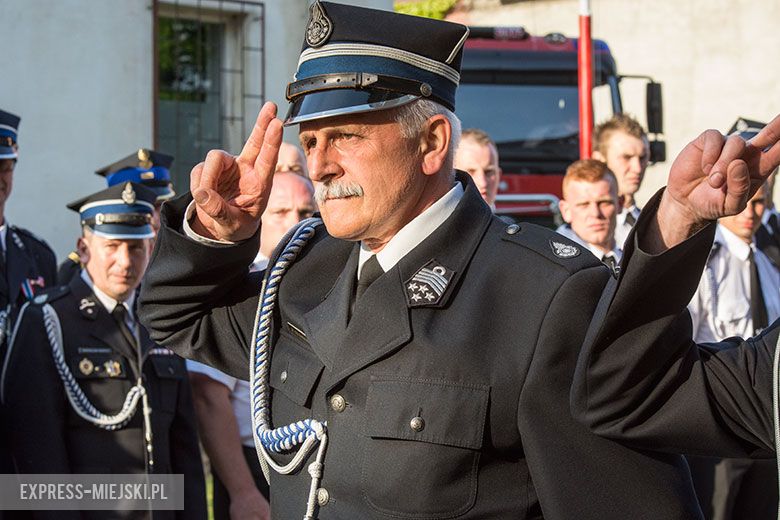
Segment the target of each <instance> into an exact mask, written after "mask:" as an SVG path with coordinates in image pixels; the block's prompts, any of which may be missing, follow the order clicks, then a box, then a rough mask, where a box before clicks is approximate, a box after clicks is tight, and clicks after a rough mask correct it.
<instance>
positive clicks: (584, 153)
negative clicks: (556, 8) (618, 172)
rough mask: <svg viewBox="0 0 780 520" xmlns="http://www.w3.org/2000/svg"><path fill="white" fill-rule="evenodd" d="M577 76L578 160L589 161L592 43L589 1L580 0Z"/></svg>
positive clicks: (590, 148)
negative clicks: (578, 112) (578, 106)
mask: <svg viewBox="0 0 780 520" xmlns="http://www.w3.org/2000/svg"><path fill="white" fill-rule="evenodd" d="M577 75H578V79H579V81H578V86H579V97H580V159H589V158H590V156H591V151H592V150H593V96H592V92H593V41H592V39H591V35H590V0H580V39H579V45H578V47H577Z"/></svg>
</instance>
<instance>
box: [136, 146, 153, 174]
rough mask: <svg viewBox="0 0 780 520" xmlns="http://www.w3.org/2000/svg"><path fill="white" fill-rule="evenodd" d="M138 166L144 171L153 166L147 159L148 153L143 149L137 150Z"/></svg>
mask: <svg viewBox="0 0 780 520" xmlns="http://www.w3.org/2000/svg"><path fill="white" fill-rule="evenodd" d="M138 166H140V167H141V168H146V169H149V168H151V167H152V166H153V164H152V161H151V159H150V158H149V152H148V151H146V150H144V149H143V148H141V149H140V150H138Z"/></svg>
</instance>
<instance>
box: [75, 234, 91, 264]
mask: <svg viewBox="0 0 780 520" xmlns="http://www.w3.org/2000/svg"><path fill="white" fill-rule="evenodd" d="M76 252H77V253H78V255H79V260H80V261H81V264H82V265H86V264H87V262H89V248H88V247H87V240H86V239H85V238H84V237H79V239H78V240H76Z"/></svg>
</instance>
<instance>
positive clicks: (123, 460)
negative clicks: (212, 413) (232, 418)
mask: <svg viewBox="0 0 780 520" xmlns="http://www.w3.org/2000/svg"><path fill="white" fill-rule="evenodd" d="M154 201H155V193H154V192H152V191H151V190H149V189H147V188H145V187H143V186H141V185H139V184H135V183H130V182H126V183H124V184H117V185H115V186H113V187H111V188H108V189H106V190H103V191H101V192H98V193H95V194H93V195H90V196H88V197H85V198H83V199H80V200H78V201H76V202H73V203H71V204H69V205H68V207H69V208H70V209H72V210H74V211H76V212H78V213H79V214H80V219H81V225H82V228H83V236H82V237H81V239H80V241H81V242H82V247H80V251H81V261H82V263H83V264H84V269H83V270H82V271H81V273H80V276H77V277H75V278H73V280H71V282H70V284H69V285H67V286H62V287H59V288H57V289H55V290H53V291H50V292H48V293H46V294H42V295H39V296H38V297H36V298H35V299H34V300H33V301H32V302H31V303H30V304H29V305H28V306H26V307H25V308H24V310H23V311H22V313H21V315H20V318H19V320H20V321H19V330H18V333H17V334H16V336H15V338H14V341H13V343H12V344H11V345H10V347H9V354H8V364H7V366H6V367H5V369H4V370H3V372H2V376H0V396H1V397H2V399H3V402H4V404H5V406H6V408H7V415H8V417H9V419H10V420H11V422H12V423H13V425H14V427H13V430H12V432H11V447H12V453H13V457H14V462H15V464H16V469H17V470H18V472H19V473H142V472H145V471H148V472H154V473H182V474H184V484H185V494H184V504H185V510H184V511H178V512H174V511H156V512H155V513H154V518H205V515H206V513H205V490H204V480H203V472H202V467H201V463H200V451H199V448H198V439H197V433H196V425H195V417H194V411H193V407H192V396H191V394H190V387H189V383H188V379H187V374H186V370H185V367H184V361H183V360H182V359H181V358H179V357H178V356H176V355H175V354H173V352H171V351H169V350H168V349H165V348H161V347H158V346H157V345H155V344H154V343H153V342H152V341H151V340H150V339H149V335H148V334H147V332H146V330H145V329H144V328H143V327H140V326H139V325H138V322H137V320H136V319H135V312H136V309H135V305H134V303H135V291H136V288H137V287H138V284H139V283H140V281H141V277H142V276H143V274H144V271H145V269H146V265H147V262H148V259H149V253H150V249H151V243H150V240H151V238H152V237H153V236H154V231H153V230H152V226H151V221H152V212H153V209H154ZM58 326H59V327H60V330H61V335H60V337H61V340H60V339H59V338H58V335H57V334H56V333H55V331H56V329H57V327H58ZM60 341H61V343H60ZM53 350H56V351H58V352H60V353H61V355H59V356H55V355H53ZM141 387H143V390H144V391H145V392H146V394H147V397H148V401H147V397H143V398H142V399H141V400H139V401H138V402H137V404H136V405H135V406H133V407H131V408H129V409H127V410H123V403H125V399H126V397H127V395H128V392H130V391H133V392H138V391H140V390H141ZM142 395H143V394H142ZM32 401H34V403H33V402H32ZM85 403H86V404H85ZM89 403H91V404H92V405H93V406H94V410H92V411H90V407H89V406H87V404H89ZM95 410H97V412H95ZM120 410H122V411H120ZM96 413H97V414H105V415H107V416H112V417H110V418H109V419H110V420H108V421H107V423H108V424H105V423H103V424H99V423H100V420H99V418H98V417H96ZM113 414H116V415H113ZM103 419H105V417H103ZM68 514H71V515H74V517H79V516H78V515H79V513H78V512H70V513H68V512H64V511H58V512H56V514H55V515H54V517H56V518H65V517H67V516H68ZM82 514H83V516H84V517H94V518H104V517H105V514H106V513H105V512H100V511H98V512H94V513H91V514H92V516H90V513H89V512H83V513H82ZM44 516H45V515H44ZM117 517H118V518H147V517H148V513H147V512H143V511H121V512H119V513H118V514H117Z"/></svg>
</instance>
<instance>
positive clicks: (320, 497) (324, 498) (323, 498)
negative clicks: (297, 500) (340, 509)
mask: <svg viewBox="0 0 780 520" xmlns="http://www.w3.org/2000/svg"><path fill="white" fill-rule="evenodd" d="M328 502H330V493H328V490H327V489H325V488H319V489H318V490H317V503H318V504H319V505H320V507H322V506H326V505H328Z"/></svg>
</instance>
